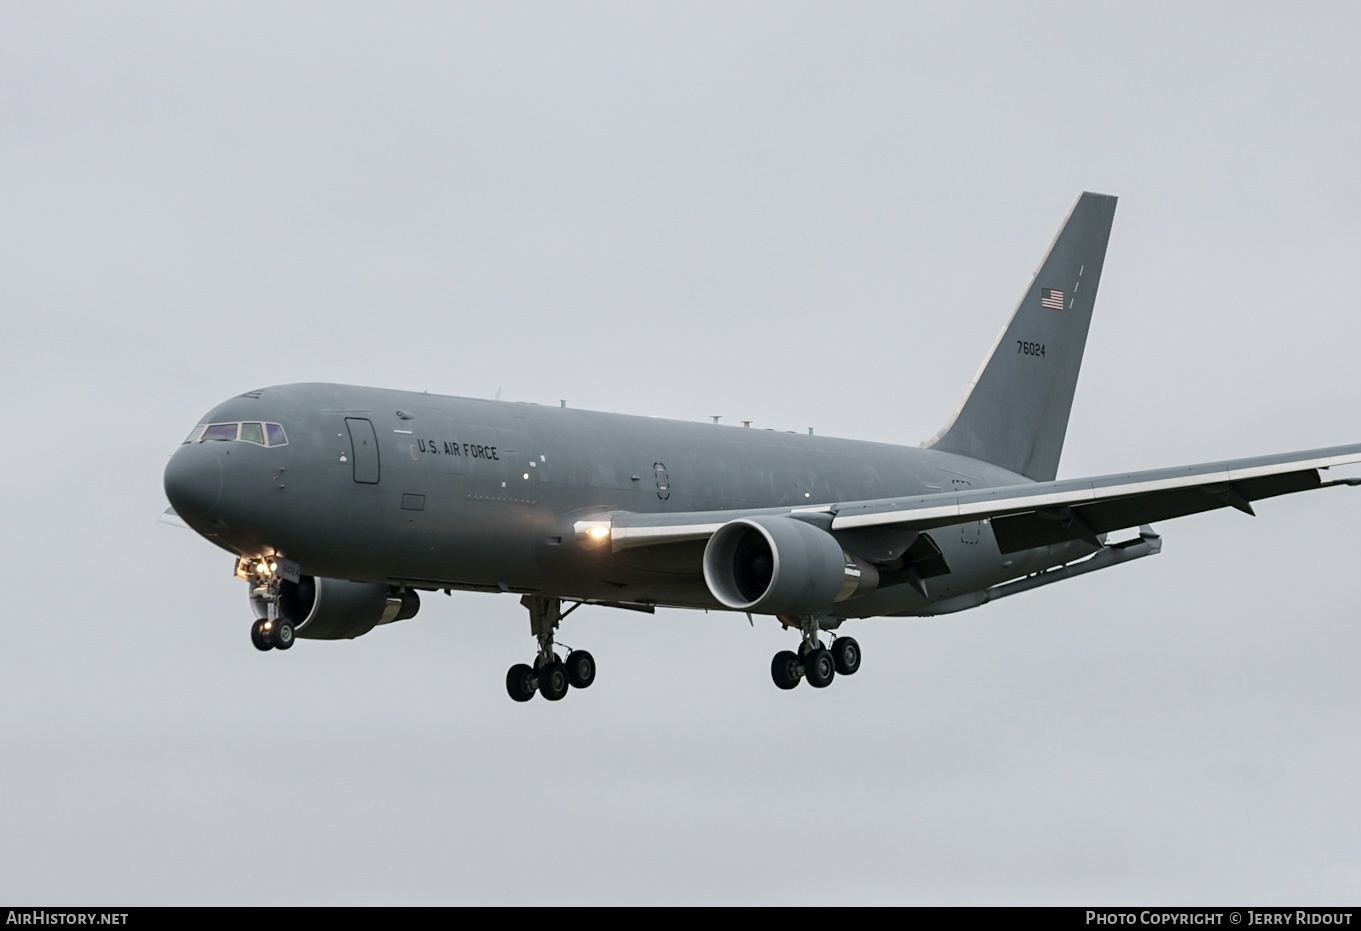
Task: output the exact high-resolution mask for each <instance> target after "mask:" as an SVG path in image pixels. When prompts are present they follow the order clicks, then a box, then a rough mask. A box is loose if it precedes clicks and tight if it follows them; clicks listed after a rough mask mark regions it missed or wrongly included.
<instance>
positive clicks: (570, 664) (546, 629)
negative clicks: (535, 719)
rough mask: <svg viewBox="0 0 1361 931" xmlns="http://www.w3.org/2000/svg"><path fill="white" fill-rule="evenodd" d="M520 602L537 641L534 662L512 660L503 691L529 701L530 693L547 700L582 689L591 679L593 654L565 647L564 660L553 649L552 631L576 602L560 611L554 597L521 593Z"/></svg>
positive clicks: (558, 602)
mask: <svg viewBox="0 0 1361 931" xmlns="http://www.w3.org/2000/svg"><path fill="white" fill-rule="evenodd" d="M520 604H522V605H524V606H525V607H526V608H528V609H529V630H530V633H532V634H534V636H535V637H537V638H538V641H539V653H538V655H537V656H536V657H534V665H532V666H530V665H528V664H526V663H516V664H515V665H514V666H511V667H510V671H509V672H507V673H506V692H507V693H509V695H510V697H511V698H513V699H515V701H529V700H530V699H531V698H533V697H534V693H535V692H537V693H538V694H540V695H542V696H543V697H544V698H546V699H548V700H549V701H558V700H559V699H561V698H563V697H564V696H566V694H567V689H568V688H569V687H570V688H574V689H584V688H587V687H589V686H590V684H591V683H592V682H594V681H595V658H594V657H593V656H591V654H589V653H587V652H586V651H585V650H569V651H568V652H567V659H566V660H564V659H563V658H562V657H561V656H560V655H558V653H557V652H555V651H554V649H553V646H554V644H553V631H554V630H555V629H556V628H557V626H558V624H559V623H561V621H562V619H563V618H564V617H566V616H567V614H571V613H572V612H573V611H575V610H576V609H577V605H573V606H572V607H570V608H568V609H567V614H564V613H563V611H562V601H561V599H558V598H539V597H536V596H533V595H525V596H524V597H523V598H521V599H520Z"/></svg>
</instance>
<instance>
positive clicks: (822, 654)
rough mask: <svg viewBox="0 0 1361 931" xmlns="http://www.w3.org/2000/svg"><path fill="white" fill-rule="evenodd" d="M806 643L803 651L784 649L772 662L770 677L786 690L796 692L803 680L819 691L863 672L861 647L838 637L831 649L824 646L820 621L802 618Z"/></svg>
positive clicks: (803, 642)
mask: <svg viewBox="0 0 1361 931" xmlns="http://www.w3.org/2000/svg"><path fill="white" fill-rule="evenodd" d="M799 627H800V629H801V630H802V631H803V641H802V642H801V643H800V644H799V652H797V653H795V652H793V651H791V650H781V651H780V652H778V653H776V654H775V658H774V659H773V660H771V661H770V678H772V679H773V680H775V685H776V686H777V687H779V688H782V689H792V688H794V687H795V686H797V685H798V684H799V682H800V681H801V680H803V679H807V680H808V684H809V685H811V686H812V687H813V688H815V689H825V688H826V687H827V686H829V685H831V684H832V680H833V679H835V678H836V677H837V674H838V673H839V674H841V675H843V676H851V675H855V673H857V672H858V671H859V670H860V644H858V643H856V642H855V640H854V639H852V638H850V637H836V638H835V639H834V640H832V645H831V646H830V647H825V646H823V645H822V639H821V637H820V636H819V634H820V632H821V627H820V626H819V625H818V619H817V618H813V617H804V618H799Z"/></svg>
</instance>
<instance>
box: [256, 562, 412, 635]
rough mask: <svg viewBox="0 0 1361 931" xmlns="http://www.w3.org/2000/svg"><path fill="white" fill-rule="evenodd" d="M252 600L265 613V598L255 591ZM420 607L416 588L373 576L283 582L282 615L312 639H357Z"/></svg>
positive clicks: (307, 577)
mask: <svg viewBox="0 0 1361 931" xmlns="http://www.w3.org/2000/svg"><path fill="white" fill-rule="evenodd" d="M250 601H251V609H252V610H254V612H255V616H256V617H265V616H266V611H267V605H266V603H265V600H264V599H263V598H262V597H261V596H260V595H258V594H255V593H252V594H251V596H250ZM420 609H421V599H420V596H419V595H417V594H416V593H415V592H411V591H406V592H400V593H398V592H394V591H393V590H392V588H391V587H389V586H387V585H376V584H374V583H372V582H346V581H345V580H343V579H318V578H314V577H312V576H310V575H304V576H302V577H301V578H299V579H298V581H296V582H289V581H284V582H282V583H281V584H280V587H279V616H280V617H282V618H283V619H284V620H286V621H288V622H289V623H290V624H292V625H293V633H294V635H295V636H298V637H305V638H308V639H312V640H353V639H354V638H355V637H359V636H362V635H363V634H367V633H368V632H369V631H371V630H373V629H374V628H375V627H377V626H378V625H379V624H388V623H391V622H392V621H404V620H406V619H407V618H409V617H414V616H415V614H416V612H417V611H419V610H420Z"/></svg>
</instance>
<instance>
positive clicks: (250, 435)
mask: <svg viewBox="0 0 1361 931" xmlns="http://www.w3.org/2000/svg"><path fill="white" fill-rule="evenodd" d="M241 439H242V440H244V441H245V442H247V443H259V444H260V445H261V446H264V445H265V428H264V427H262V426H260V424H258V423H243V424H242V425H241Z"/></svg>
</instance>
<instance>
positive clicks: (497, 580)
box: [163, 193, 1361, 701]
mask: <svg viewBox="0 0 1361 931" xmlns="http://www.w3.org/2000/svg"><path fill="white" fill-rule="evenodd" d="M1115 200H1116V199H1115V198H1114V197H1111V196H1108V195H1103V194H1090V193H1087V194H1083V195H1082V196H1081V197H1079V198H1078V200H1077V203H1076V204H1075V205H1074V206H1073V209H1072V211H1071V212H1070V213H1069V215H1068V218H1067V220H1066V221H1065V222H1064V224H1063V227H1062V228H1061V229H1060V230H1059V234H1058V237H1057V238H1056V239H1055V240H1054V243H1053V245H1052V246H1050V249H1049V253H1048V255H1046V256H1045V258H1044V261H1043V262H1042V263H1041V265H1040V268H1039V271H1038V272H1036V274H1035V276H1034V278H1033V279H1032V280H1031V282H1030V284H1029V285H1028V286H1027V288H1026V291H1025V294H1024V296H1023V297H1022V298H1021V302H1020V304H1019V305H1018V306H1017V308H1016V311H1015V313H1013V314H1012V316H1011V319H1010V321H1009V322H1008V323H1007V325H1006V327H1005V328H1004V329H1003V330H1002V333H1001V335H1000V336H999V337H998V339H997V342H996V344H995V345H994V346H993V347H992V350H991V352H990V353H989V355H988V357H987V359H986V360H985V361H984V363H983V367H982V368H981V369H979V371H978V374H977V376H976V377H975V378H974V380H973V384H972V385H971V386H970V387H969V390H968V392H967V393H966V394H965V396H964V400H963V402H962V403H961V404H960V407H959V409H958V410H957V411H955V413H954V416H953V417H951V418H950V420H949V422H948V423H947V424H946V425H945V426H944V427H943V428H942V429H941V430H940V432H939V433H937V434H936V435H935V436H933V437H931V438H930V439H929V440H927V441H926V442H924V443H922V444H921V447H920V448H917V447H901V446H891V445H886V444H882V443H867V442H859V441H855V440H844V439H832V438H827V437H821V436H812V435H807V436H805V435H802V434H789V433H777V432H771V431H765V430H751V429H743V428H736V429H734V428H730V427H726V426H718V425H715V424H709V423H684V422H680V421H670V420H658V419H654V418H649V417H633V416H627V415H622V414H603V413H596V412H593V411H582V410H574V409H568V408H566V407H557V408H555V407H541V406H538V405H534V404H523V403H509V402H500V401H485V400H476V399H471V398H456V397H443V396H439V395H431V394H424V393H417V392H410V391H391V390H385V389H377V388H360V387H352V386H347V385H327V384H298V385H282V386H279V387H274V388H263V389H260V390H258V391H249V392H247V393H245V394H243V395H240V396H239V397H235V398H232V399H230V400H228V401H225V402H224V403H222V404H219V405H218V406H217V407H215V408H213V409H212V410H211V411H209V412H208V413H207V414H206V415H205V416H204V417H203V419H202V421H201V422H200V423H199V424H198V425H197V426H196V427H194V429H193V431H192V432H191V433H190V434H189V437H188V439H186V440H185V441H184V443H183V445H181V446H180V448H179V449H178V450H177V451H176V452H175V453H174V455H172V456H171V458H170V463H169V465H168V466H167V467H166V470H165V491H166V496H167V497H168V498H169V499H170V503H171V505H172V506H173V507H172V508H171V509H169V510H167V511H166V514H165V516H164V517H163V519H164V520H167V521H169V522H171V523H183V524H186V525H187V526H189V527H190V528H192V529H193V530H195V531H197V532H198V533H199V534H201V535H202V536H204V537H206V538H207V539H209V540H210V541H212V542H213V543H215V544H217V545H218V546H220V547H222V548H223V549H226V550H228V551H230V552H231V553H233V554H234V555H235V556H236V574H237V576H238V577H240V578H241V579H244V580H245V581H247V582H248V583H249V584H250V604H251V607H252V609H253V611H254V614H255V616H256V621H255V623H254V624H253V625H252V627H251V639H252V642H253V643H254V644H255V646H256V647H257V648H259V649H261V650H270V649H276V648H277V649H281V650H283V649H288V648H290V647H291V646H292V645H293V642H294V638H295V637H301V638H304V639H308V638H311V639H318V640H337V639H342V638H353V637H358V636H360V635H361V634H365V633H367V632H369V631H370V630H372V629H373V628H374V627H376V626H378V625H379V624H387V623H390V622H392V621H398V620H403V619H405V618H409V617H411V616H413V615H414V614H415V613H416V611H417V609H418V608H419V607H420V599H419V596H418V594H417V593H418V592H420V591H437V590H445V591H448V590H451V589H460V590H464V591H484V592H514V593H517V594H520V595H521V596H522V597H521V599H520V600H521V603H522V604H524V606H525V607H526V608H528V609H529V619H530V631H531V633H532V634H533V635H534V636H535V637H536V638H537V640H538V650H537V654H536V655H535V657H534V660H533V663H532V664H528V663H522V664H517V665H515V666H512V667H511V669H510V671H509V673H508V674H507V676H506V689H507V691H508V692H509V693H510V696H511V698H513V699H515V700H516V701H528V700H529V699H531V698H533V697H534V694H535V693H536V692H538V693H539V694H541V695H543V697H544V698H546V699H549V700H553V701H556V700H557V699H560V698H562V697H563V696H564V695H566V694H567V691H568V689H569V688H585V687H587V686H589V685H590V684H591V683H592V682H593V681H594V679H595V671H596V665H595V660H594V659H593V658H592V656H591V655H590V654H589V653H588V652H586V651H585V650H574V651H570V652H568V653H567V656H566V657H565V658H563V657H562V656H561V655H560V654H559V653H558V652H557V651H556V649H555V643H554V632H555V630H556V629H557V628H558V625H559V622H560V621H561V620H562V619H563V618H564V617H566V616H567V615H568V614H570V613H571V612H572V611H574V610H576V609H577V608H578V607H580V606H581V605H603V606H609V607H615V608H626V609H630V610H634V611H645V612H652V611H653V610H655V608H656V607H657V606H659V605H660V606H668V607H681V608H703V609H708V610H727V611H733V612H739V613H746V614H747V615H748V617H750V616H751V615H755V614H763V615H771V616H773V617H775V618H778V619H779V621H780V622H781V623H782V624H784V625H785V626H786V627H787V628H790V629H792V630H794V631H796V632H798V634H799V637H800V640H799V644H798V649H797V650H783V651H781V652H779V653H777V654H776V655H775V658H774V660H773V662H772V664H771V675H772V677H773V678H774V680H775V684H776V685H777V686H779V687H780V688H782V689H792V688H794V687H795V686H797V685H798V684H799V682H800V681H801V680H802V679H807V680H808V683H809V685H812V686H814V687H817V688H823V687H825V686H827V685H829V684H830V683H831V682H832V680H833V678H835V677H836V676H837V675H850V674H852V673H854V672H856V671H857V670H858V669H859V668H860V648H859V645H858V644H857V643H856V642H855V640H853V639H852V638H850V637H845V636H837V635H836V633H835V631H837V630H838V629H839V627H840V626H841V624H842V623H843V622H844V621H846V620H848V619H851V618H864V617H877V616H886V615H889V616H896V617H905V616H906V617H913V616H923V615H936V614H946V613H949V612H953V611H962V610H965V609H967V608H974V607H977V606H979V605H982V604H985V603H987V602H989V601H994V600H996V599H998V598H1004V597H1006V596H1008V595H1013V594H1016V593H1019V592H1023V591H1029V590H1030V589H1033V588H1036V587H1038V586H1041V585H1048V584H1050V583H1052V582H1058V581H1062V580H1064V579H1069V578H1073V577H1074V576H1077V575H1081V574H1085V573H1087V572H1092V571H1095V570H1097V569H1104V568H1106V567H1108V566H1114V565H1117V564H1119V563H1123V562H1128V561H1129V560H1132V559H1139V558H1141V557H1143V556H1150V555H1153V554H1155V553H1157V552H1158V551H1159V550H1160V549H1161V545H1162V540H1161V538H1160V537H1159V536H1158V535H1157V534H1156V533H1154V531H1153V530H1152V528H1151V526H1150V525H1151V524H1152V522H1154V521H1159V520H1166V519H1169V518H1173V517H1180V516H1182V515H1185V514H1195V513H1199V512H1201V511H1208V510H1211V509H1214V508H1222V507H1233V508H1237V509H1238V510H1240V511H1244V512H1246V513H1248V514H1252V513H1253V510H1252V502H1253V501H1257V500H1259V499H1261V498H1270V497H1274V496H1276V495H1283V494H1288V493H1290V492H1296V491H1304V490H1306V489H1310V488H1323V487H1327V486H1330V485H1339V484H1361V479H1341V480H1336V481H1323V480H1322V478H1321V477H1320V470H1323V469H1327V468H1329V467H1330V466H1336V465H1343V464H1346V463H1354V462H1361V445H1352V446H1340V447H1336V448H1331V449H1317V450H1310V451H1308V452H1298V453H1284V454H1278V455H1272V456H1262V457H1259V458H1256V459H1238V460H1234V461H1228V462H1216V463H1209V464H1205V465H1193V466H1182V467H1179V468H1170V469H1157V470H1153V471H1147V472H1134V473H1129V474H1125V475H1107V476H1101V477H1098V478H1082V479H1064V480H1061V481H1058V480H1055V476H1056V474H1057V472H1058V464H1059V455H1060V453H1061V452H1062V451H1063V438H1064V433H1065V432H1066V431H1067V428H1068V414H1069V410H1070V409H1071V407H1072V403H1073V391H1074V389H1075V388H1076V386H1077V379H1078V370H1079V369H1080V367H1081V365H1082V351H1083V347H1084V345H1085V343H1086V339H1087V328H1088V325H1089V323H1090V322H1091V318H1092V308H1093V305H1094V303H1095V300H1096V291H1097V285H1098V284H1099V283H1100V280H1101V266H1102V262H1103V261H1104V259H1105V255H1106V242H1107V240H1108V239H1109V237H1110V230H1111V220H1112V218H1113V217H1114V215H1115ZM1135 528H1137V534H1136V535H1134V536H1131V537H1130V538H1129V539H1125V540H1122V541H1120V542H1109V540H1108V535H1109V534H1111V533H1113V532H1116V531H1125V530H1129V531H1132V532H1133V531H1134V529H1135ZM823 631H827V632H829V634H830V637H831V639H830V640H826V641H825V640H824V639H823V636H822V632H823Z"/></svg>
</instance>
